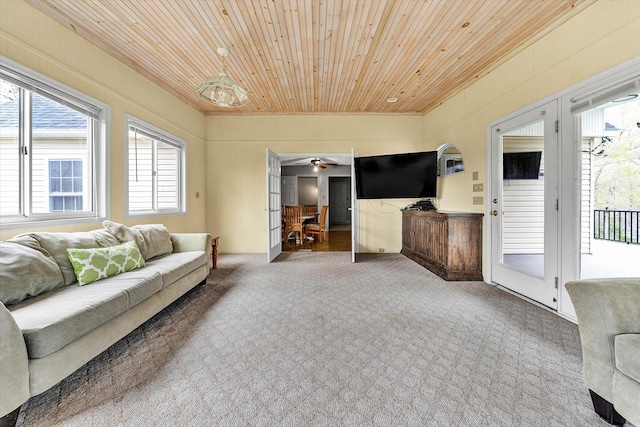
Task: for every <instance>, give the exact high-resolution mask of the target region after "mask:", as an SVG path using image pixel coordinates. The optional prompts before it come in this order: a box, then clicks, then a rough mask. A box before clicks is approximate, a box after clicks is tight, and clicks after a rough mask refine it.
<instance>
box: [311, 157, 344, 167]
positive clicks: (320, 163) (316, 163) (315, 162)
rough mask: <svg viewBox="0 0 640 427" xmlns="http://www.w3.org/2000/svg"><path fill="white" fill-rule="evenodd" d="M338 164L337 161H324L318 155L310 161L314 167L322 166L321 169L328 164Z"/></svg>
mask: <svg viewBox="0 0 640 427" xmlns="http://www.w3.org/2000/svg"><path fill="white" fill-rule="evenodd" d="M336 165H337V163H329V162H326V161H323V160H321V159H319V158H317V157H316V158H315V159H311V162H310V163H309V166H313V167H316V168H320V169H324V168H326V167H327V166H336Z"/></svg>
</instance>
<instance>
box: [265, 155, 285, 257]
mask: <svg viewBox="0 0 640 427" xmlns="http://www.w3.org/2000/svg"><path fill="white" fill-rule="evenodd" d="M281 175H282V172H281V165H280V156H278V155H277V154H276V153H274V152H273V151H271V150H269V149H268V148H267V214H268V222H269V238H268V241H269V248H268V250H267V256H268V260H269V262H271V261H273V260H274V259H275V258H276V257H277V256H278V255H280V254H281V253H282V214H281V213H280V209H281V207H280V206H281V204H280V191H281V190H280V177H281Z"/></svg>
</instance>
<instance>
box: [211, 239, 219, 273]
mask: <svg viewBox="0 0 640 427" xmlns="http://www.w3.org/2000/svg"><path fill="white" fill-rule="evenodd" d="M219 240H220V236H213V237H212V238H211V257H212V258H213V269H214V270H215V269H216V268H218V244H219V243H220V242H219Z"/></svg>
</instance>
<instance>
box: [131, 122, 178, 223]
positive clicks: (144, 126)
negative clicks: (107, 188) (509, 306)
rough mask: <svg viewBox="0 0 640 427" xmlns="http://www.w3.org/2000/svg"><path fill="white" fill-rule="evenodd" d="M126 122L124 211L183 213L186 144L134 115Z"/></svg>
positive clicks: (138, 214)
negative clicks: (126, 169)
mask: <svg viewBox="0 0 640 427" xmlns="http://www.w3.org/2000/svg"><path fill="white" fill-rule="evenodd" d="M127 123H128V125H127V129H128V132H127V142H128V147H127V162H126V163H127V168H128V177H129V179H128V185H127V206H128V207H127V214H128V215H130V216H149V215H166V214H175V213H180V212H185V211H186V208H185V194H186V192H185V183H186V178H185V171H186V167H185V166H186V151H187V150H186V147H187V145H186V143H185V142H184V141H182V140H180V139H178V138H176V137H175V136H173V135H170V134H168V133H166V132H164V131H162V130H160V129H158V128H156V127H154V126H152V125H150V124H148V123H144V122H142V121H140V120H137V119H135V118H133V117H127Z"/></svg>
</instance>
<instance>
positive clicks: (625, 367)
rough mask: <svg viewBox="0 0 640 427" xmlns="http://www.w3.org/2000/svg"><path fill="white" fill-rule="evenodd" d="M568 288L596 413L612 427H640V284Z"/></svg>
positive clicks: (584, 283)
mask: <svg viewBox="0 0 640 427" xmlns="http://www.w3.org/2000/svg"><path fill="white" fill-rule="evenodd" d="M566 288H567V291H568V292H569V296H570V297H571V301H572V302H573V306H574V308H575V310H576V314H577V317H578V327H579V329H580V340H581V341H582V358H583V365H584V382H585V384H586V386H587V387H588V388H589V391H590V393H591V399H592V401H593V406H594V409H595V411H596V413H597V414H598V415H599V416H600V417H602V418H603V419H605V420H606V421H607V422H608V423H609V424H614V425H622V424H624V423H625V418H626V419H627V420H628V421H629V422H632V423H634V424H635V425H640V278H621V279H587V280H576V281H572V282H568V283H567V284H566Z"/></svg>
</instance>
